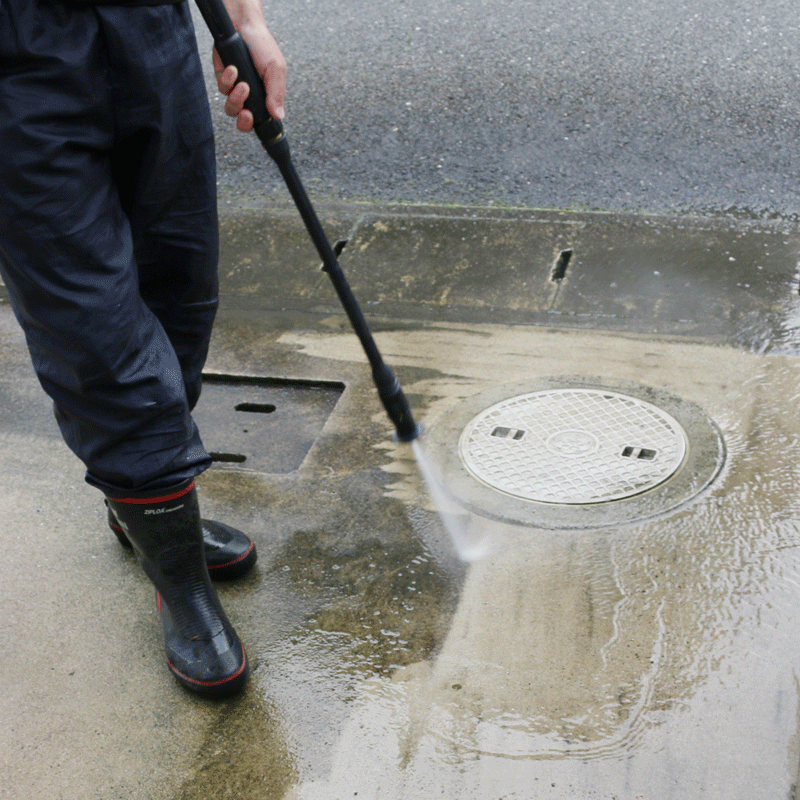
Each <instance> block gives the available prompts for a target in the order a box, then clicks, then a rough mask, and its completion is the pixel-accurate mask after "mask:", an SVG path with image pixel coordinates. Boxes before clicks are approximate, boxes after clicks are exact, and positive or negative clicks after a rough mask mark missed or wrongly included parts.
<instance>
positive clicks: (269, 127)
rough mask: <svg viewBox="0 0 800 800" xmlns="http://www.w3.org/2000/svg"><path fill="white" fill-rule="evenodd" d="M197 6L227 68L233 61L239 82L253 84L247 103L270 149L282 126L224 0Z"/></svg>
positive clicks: (205, 1)
mask: <svg viewBox="0 0 800 800" xmlns="http://www.w3.org/2000/svg"><path fill="white" fill-rule="evenodd" d="M196 2H197V7H198V8H199V9H200V13H201V14H202V15H203V19H204V20H205V22H206V25H207V26H208V29H209V31H211V36H212V38H213V39H214V47H216V49H217V53H219V57H220V58H221V59H222V63H223V64H224V65H225V66H226V67H227V66H230V65H231V64H233V65H234V66H235V67H236V69H237V70H238V71H239V77H238V81H244V82H245V83H247V85H248V86H249V87H250V94H249V95H248V97H247V100H245V103H244V106H245V108H246V109H248V110H249V111H250V112H251V113H252V114H253V129H254V130H255V132H256V135H257V136H258V138H259V139H260V140H261V144H263V145H264V147H265V148H266V150H267V152H269V150H270V147H272V146H274V145H275V144H276V143H277V142H279V141H280V140H281V139H283V125H282V124H281V121H280V120H277V119H273V118H272V117H271V116H270V115H269V112H268V111H267V93H266V92H265V91H264V82H263V80H262V79H261V76H260V75H259V74H258V71H257V70H256V66H255V64H254V63H253V59H252V57H251V56H250V52H249V51H248V49H247V45H246V44H245V43H244V40H243V39H242V37H241V36H239V34H238V32H237V31H236V28H234V26H233V22H231V18H230V16H229V15H228V11H227V9H226V8H225V6H224V4H223V2H222V0H196Z"/></svg>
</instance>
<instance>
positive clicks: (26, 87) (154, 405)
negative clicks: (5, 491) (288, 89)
mask: <svg viewBox="0 0 800 800" xmlns="http://www.w3.org/2000/svg"><path fill="white" fill-rule="evenodd" d="M216 214H217V212H216V178H215V162H214V142H213V134H212V130H211V120H210V114H209V109H208V101H207V95H206V90H205V84H204V81H203V76H202V70H201V66H200V62H199V58H198V53H197V46H196V41H195V37H194V31H193V28H192V21H191V16H190V13H189V8H188V5H187V4H186V3H181V4H177V5H163V6H142V7H122V6H101V7H94V8H93V7H82V8H74V7H71V6H70V5H69V4H68V3H65V2H63V0H0V271H2V275H3V278H4V280H5V283H6V286H7V288H8V290H9V292H10V295H11V298H12V305H13V307H14V311H15V313H16V315H17V318H18V320H19V322H20V324H21V325H22V328H23V330H24V332H25V335H26V338H27V342H28V347H29V349H30V353H31V357H32V360H33V365H34V368H35V370H36V373H37V375H38V377H39V380H40V381H41V384H42V386H43V387H44V389H45V391H46V392H47V393H48V394H49V395H50V397H51V398H52V399H53V402H54V405H55V412H56V418H57V420H58V423H59V425H60V428H61V431H62V433H63V436H64V439H65V441H66V442H67V444H68V445H69V447H70V448H71V449H72V450H73V451H74V452H75V453H76V454H77V455H78V457H79V458H80V459H81V460H82V461H83V462H84V463H85V465H86V469H87V472H86V479H87V481H88V482H89V483H90V484H92V485H94V486H97V487H98V488H99V489H101V490H102V491H104V492H105V493H106V494H110V495H112V496H114V495H117V496H118V494H119V492H120V491H124V492H125V493H126V494H127V496H134V497H136V496H138V497H147V496H151V495H153V494H158V493H159V491H160V490H162V489H164V488H168V487H171V486H174V485H176V484H179V483H182V482H184V481H186V480H188V479H189V478H191V477H194V476H195V475H197V474H199V473H200V472H202V471H203V470H204V469H206V468H207V467H208V466H209V463H210V459H209V456H208V454H207V453H206V451H205V450H204V448H203V445H202V443H201V440H200V437H199V434H198V431H197V428H196V426H195V424H194V422H193V420H192V417H191V413H190V412H191V410H192V408H193V407H194V404H195V403H196V401H197V398H198V396H199V392H200V373H201V370H202V367H203V363H204V361H205V358H206V354H207V352H208V344H209V338H210V334H211V326H212V323H213V319H214V315H215V312H216V307H217V255H218V239H217V236H218V232H217V215H216Z"/></svg>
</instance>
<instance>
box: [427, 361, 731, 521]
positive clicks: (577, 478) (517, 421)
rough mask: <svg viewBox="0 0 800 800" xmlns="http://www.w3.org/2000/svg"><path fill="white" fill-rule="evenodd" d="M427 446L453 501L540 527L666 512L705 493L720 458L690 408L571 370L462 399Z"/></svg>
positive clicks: (710, 426)
mask: <svg viewBox="0 0 800 800" xmlns="http://www.w3.org/2000/svg"><path fill="white" fill-rule="evenodd" d="M425 444H426V449H427V450H428V452H429V453H430V455H431V458H432V459H433V460H434V462H435V463H438V464H440V468H441V469H442V472H443V474H444V476H445V478H446V482H447V484H448V488H449V489H450V491H451V492H452V494H453V496H454V499H455V500H456V501H457V502H458V503H459V504H461V505H463V506H464V507H466V508H468V509H470V510H472V511H474V512H476V513H478V514H480V515H482V516H485V517H488V518H490V519H497V520H501V521H504V522H510V523H514V524H522V525H531V526H535V527H545V528H565V529H568V528H600V527H607V526H610V525H619V524H623V523H627V522H633V521H636V520H639V519H643V518H647V517H652V516H659V515H662V514H665V513H667V512H669V511H672V510H674V509H676V508H678V507H680V506H681V505H683V504H685V503H687V502H688V501H689V500H691V498H693V497H694V496H695V495H697V494H698V493H699V492H701V491H702V490H703V489H705V488H706V487H707V486H708V485H709V484H710V483H711V482H712V481H713V480H714V478H715V477H716V476H717V475H718V474H719V471H720V469H721V468H722V465H723V463H724V459H725V447H724V442H723V439H722V436H721V434H720V432H719V430H718V428H717V426H716V425H715V424H714V422H713V421H712V420H711V419H710V418H709V417H708V416H707V415H706V414H705V413H704V412H703V411H702V410H701V409H700V408H699V407H698V406H696V405H695V404H693V403H690V402H688V401H686V400H684V399H682V398H679V397H677V396H675V395H672V394H669V393H667V392H664V391H661V390H657V389H654V388H652V387H647V386H642V385H640V384H633V383H629V382H625V383H620V382H614V381H608V380H604V379H590V380H587V379H586V378H576V377H569V376H567V377H553V378H545V379H542V380H540V381H537V382H536V383H534V384H530V383H529V384H526V385H514V386H510V387H508V386H506V387H497V388H495V389H493V390H491V391H489V392H486V393H483V394H481V395H478V396H476V397H473V398H469V399H468V400H466V401H463V402H462V403H460V404H459V405H458V406H457V407H456V408H454V409H451V411H450V412H449V413H448V415H447V418H446V419H445V420H443V421H441V422H439V423H436V424H435V425H434V426H432V427H431V429H430V431H429V432H428V434H427V438H426V443H425Z"/></svg>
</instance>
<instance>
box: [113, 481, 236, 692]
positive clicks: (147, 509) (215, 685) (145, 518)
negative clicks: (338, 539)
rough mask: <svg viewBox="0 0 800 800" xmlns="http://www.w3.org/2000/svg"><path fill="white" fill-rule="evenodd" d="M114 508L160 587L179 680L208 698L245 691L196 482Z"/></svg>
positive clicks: (118, 502) (170, 656) (167, 642)
mask: <svg viewBox="0 0 800 800" xmlns="http://www.w3.org/2000/svg"><path fill="white" fill-rule="evenodd" d="M108 507H109V510H110V511H111V512H112V513H113V515H114V517H115V519H116V523H117V524H118V525H119V526H120V527H121V528H122V529H123V531H124V532H125V535H126V537H127V539H128V541H129V542H130V543H131V545H133V549H134V551H135V552H136V555H137V557H138V558H139V562H140V563H141V565H142V567H143V569H144V571H145V572H146V573H147V576H148V577H149V578H150V580H151V581H152V582H153V584H154V585H155V587H156V602H157V603H158V609H159V613H160V615H161V624H162V625H163V627H164V649H165V651H166V655H167V664H168V665H169V668H170V670H171V671H172V673H173V674H174V675H175V677H176V678H177V679H178V680H179V681H180V682H181V683H182V684H183V685H184V686H186V687H187V688H188V689H191V690H192V691H194V692H196V693H197V694H200V695H203V696H204V697H211V698H218V697H225V696H228V695H231V694H234V693H236V692H238V691H239V690H241V689H242V687H243V686H244V684H245V682H246V680H247V657H246V655H245V651H244V646H243V645H242V642H241V640H240V639H239V637H238V636H237V635H236V631H234V629H233V626H232V625H231V624H230V622H228V618H227V617H226V616H225V612H224V611H223V609H222V606H221V605H220V602H219V599H218V598H217V594H216V592H215V591H214V587H213V586H212V585H211V580H210V578H209V575H208V569H207V567H206V564H205V558H204V553H203V534H202V529H201V522H200V510H199V508H198V504H197V494H196V492H195V488H194V481H192V482H191V483H190V484H189V485H188V486H184V487H179V488H176V489H175V490H174V491H170V492H165V493H164V495H162V496H160V497H153V498H148V499H146V500H142V499H138V498H137V499H133V498H126V499H120V498H116V499H114V498H108Z"/></svg>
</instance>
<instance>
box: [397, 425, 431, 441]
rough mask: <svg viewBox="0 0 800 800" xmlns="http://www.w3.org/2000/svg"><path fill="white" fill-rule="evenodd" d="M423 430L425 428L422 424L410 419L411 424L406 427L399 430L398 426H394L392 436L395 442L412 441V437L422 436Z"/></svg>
mask: <svg viewBox="0 0 800 800" xmlns="http://www.w3.org/2000/svg"><path fill="white" fill-rule="evenodd" d="M424 430H425V428H424V427H423V426H422V425H420V424H419V423H418V422H414V421H413V420H412V425H410V426H409V427H408V429H404V430H402V431H401V430H400V428H396V429H395V432H394V436H393V438H394V440H395V441H396V442H413V441H414V439H419V437H420V436H422V432H423V431H424Z"/></svg>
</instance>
